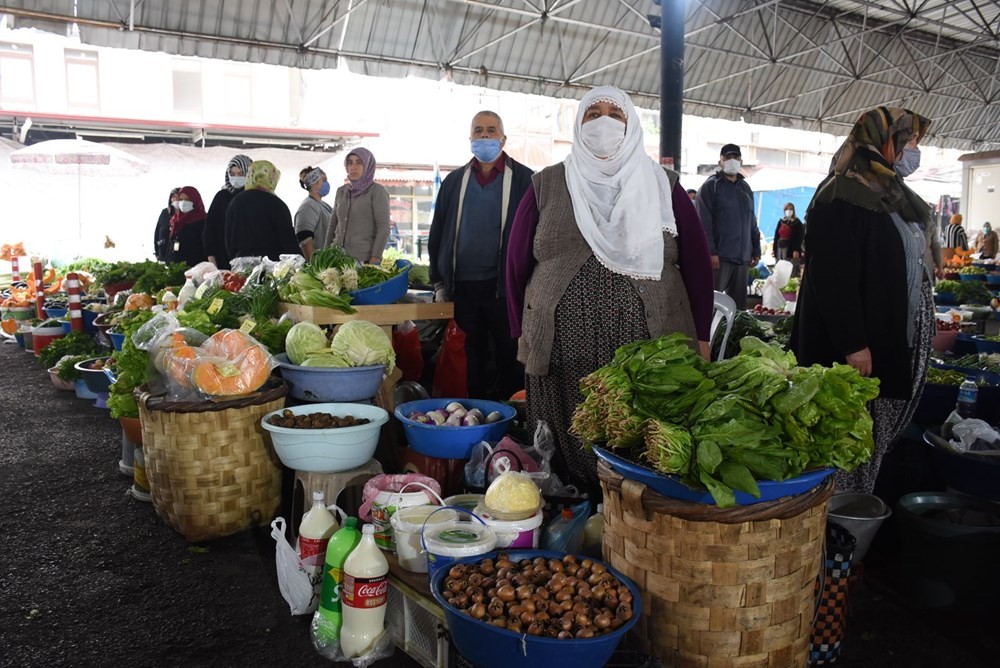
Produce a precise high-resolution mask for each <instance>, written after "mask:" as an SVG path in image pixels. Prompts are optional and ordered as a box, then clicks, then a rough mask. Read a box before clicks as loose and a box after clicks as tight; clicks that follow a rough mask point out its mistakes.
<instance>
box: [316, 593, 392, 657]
mask: <svg viewBox="0 0 1000 668" xmlns="http://www.w3.org/2000/svg"><path fill="white" fill-rule="evenodd" d="M386 605H388V603H386ZM402 617H403V614H402V612H400V613H399V614H398V615H390V614H388V610H387V611H386V616H385V624H386V628H385V630H384V631H382V633H381V634H380V635H379V636H378V637H377V638H375V641H374V642H373V643H372V646H371V648H370V649H369V650H368V653H367V654H363V655H362V656H358V657H355V658H353V659H348V658H347V657H346V656H344V653H343V652H342V651H341V649H340V641H339V638H332V636H333V633H331V632H330V631H329V630H322V631H321V630H320V628H321V627H323V626H324V625H327V624H329V623H330V622H328V621H327V620H326V619H324V618H323V617H322V616H320V615H318V614H317V615H313V619H312V626H311V628H310V635H311V636H312V644H313V649H315V650H316V651H317V652H318V653H319V654H320V656H322V657H323V658H325V659H329V660H330V661H336V662H338V663H340V662H346V661H348V660H349V661H350V662H351V663H352V664H353V665H354V666H355V667H356V668H367V667H368V666H370V665H372V664H373V663H375V662H376V661H381V660H382V659H386V658H388V657H390V656H392V653H393V652H394V651H395V643H394V642H393V637H394V635H396V634H398V635H399V637H402V636H403V632H404V629H394V628H393V627H392V624H393V620H395V619H397V618H399V619H402ZM322 637H330V638H331V640H329V641H327V642H323V641H321V640H319V638H322Z"/></svg>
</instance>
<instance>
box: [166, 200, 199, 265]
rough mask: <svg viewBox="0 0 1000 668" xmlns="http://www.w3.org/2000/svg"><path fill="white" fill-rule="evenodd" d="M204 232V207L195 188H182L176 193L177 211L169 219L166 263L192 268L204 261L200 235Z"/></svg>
mask: <svg viewBox="0 0 1000 668" xmlns="http://www.w3.org/2000/svg"><path fill="white" fill-rule="evenodd" d="M204 230H205V205H204V204H203V203H202V201H201V193H199V192H198V189H197V188H194V187H192V186H184V187H183V188H181V189H180V190H179V191H178V193H177V211H176V212H175V213H174V215H173V216H171V218H170V232H169V235H170V236H169V239H168V240H167V262H183V263H184V264H186V265H187V266H189V267H193V266H194V265H196V264H198V263H199V262H203V261H204V260H205V248H204V246H203V245H202V241H201V235H202V232H204Z"/></svg>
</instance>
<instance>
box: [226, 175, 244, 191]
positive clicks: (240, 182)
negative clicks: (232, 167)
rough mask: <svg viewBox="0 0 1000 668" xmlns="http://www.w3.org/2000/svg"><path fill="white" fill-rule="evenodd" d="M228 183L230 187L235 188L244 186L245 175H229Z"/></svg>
mask: <svg viewBox="0 0 1000 668" xmlns="http://www.w3.org/2000/svg"><path fill="white" fill-rule="evenodd" d="M229 185H231V186H232V187H234V188H237V189H239V188H246V186H247V177H245V176H230V177H229Z"/></svg>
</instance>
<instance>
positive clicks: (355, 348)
mask: <svg viewBox="0 0 1000 668" xmlns="http://www.w3.org/2000/svg"><path fill="white" fill-rule="evenodd" d="M330 347H331V348H332V349H333V353H334V355H336V356H338V357H342V358H343V359H345V360H347V362H349V363H350V365H351V366H369V365H372V364H384V365H385V366H386V373H392V370H393V369H395V368H396V353H395V352H394V351H393V349H392V341H391V340H390V339H389V337H388V336H387V335H386V333H385V332H383V331H382V328H381V327H379V326H378V325H376V324H374V323H372V322H368V321H367V320H351V321H350V322H347V323H344V324H343V325H341V326H340V329H338V330H337V333H336V334H334V335H333V343H332V344H330Z"/></svg>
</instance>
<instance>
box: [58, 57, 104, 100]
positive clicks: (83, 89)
mask: <svg viewBox="0 0 1000 668" xmlns="http://www.w3.org/2000/svg"><path fill="white" fill-rule="evenodd" d="M65 54H66V104H67V105H69V106H70V107H78V108H79V107H83V108H86V109H99V108H100V107H101V94H100V93H101V87H100V78H99V76H98V71H97V52H96V51H81V50H80V49H66V51H65Z"/></svg>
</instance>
